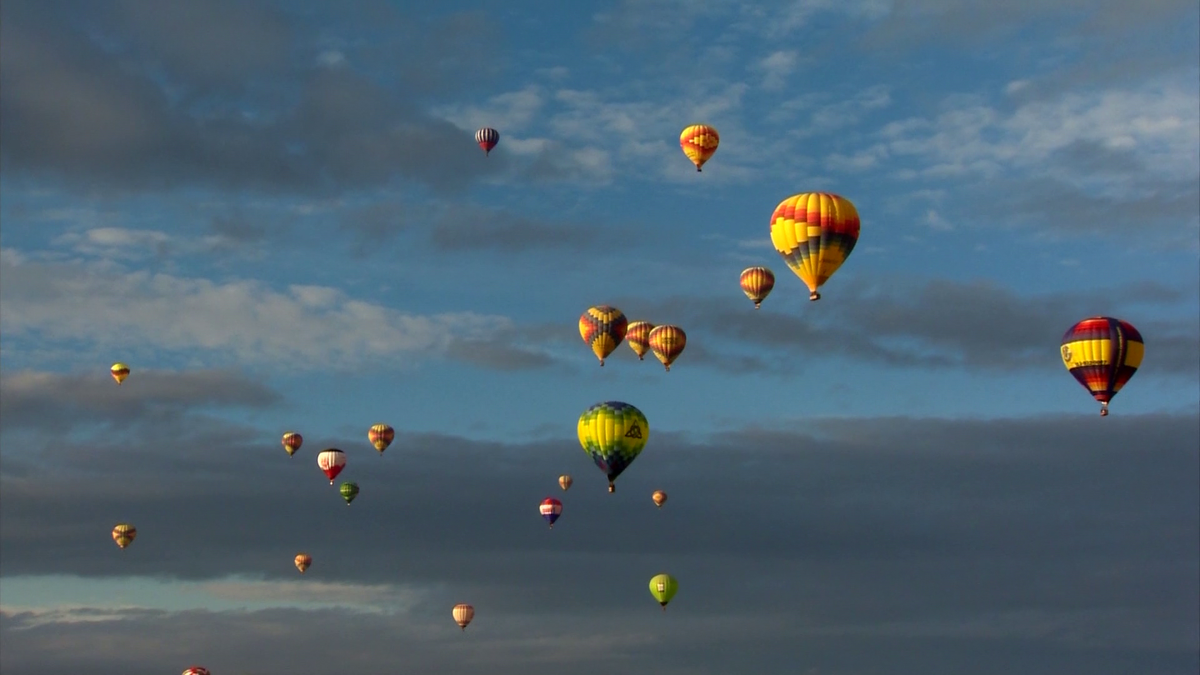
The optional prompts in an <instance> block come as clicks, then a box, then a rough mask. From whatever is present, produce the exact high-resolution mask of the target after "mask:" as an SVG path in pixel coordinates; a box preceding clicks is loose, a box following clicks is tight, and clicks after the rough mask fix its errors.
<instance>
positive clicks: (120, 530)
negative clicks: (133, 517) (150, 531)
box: [112, 523, 137, 548]
mask: <svg viewBox="0 0 1200 675" xmlns="http://www.w3.org/2000/svg"><path fill="white" fill-rule="evenodd" d="M112 538H113V541H115V542H117V546H120V547H121V548H125V547H126V546H128V545H130V544H131V543H133V540H134V539H136V538H137V528H136V527H134V526H132V525H130V524H129V523H118V524H117V526H116V527H114V528H113V531H112Z"/></svg>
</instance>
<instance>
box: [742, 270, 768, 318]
mask: <svg viewBox="0 0 1200 675" xmlns="http://www.w3.org/2000/svg"><path fill="white" fill-rule="evenodd" d="M741 281H742V292H743V293H745V294H746V297H747V298H750V299H751V300H753V301H754V309H758V308H759V305H762V301H763V300H766V299H767V296H768V295H770V294H771V289H772V288H775V273H774V272H772V271H771V270H769V269H767V268H765V267H747V268H746V269H744V270H742V279H741Z"/></svg>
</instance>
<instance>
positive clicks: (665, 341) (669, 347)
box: [650, 326, 687, 372]
mask: <svg viewBox="0 0 1200 675" xmlns="http://www.w3.org/2000/svg"><path fill="white" fill-rule="evenodd" d="M686 346H687V334H686V333H684V332H683V329H682V328H680V327H679V326H658V327H656V328H655V329H654V330H652V331H650V350H651V351H653V352H654V356H655V357H656V358H658V360H659V361H661V362H662V364H663V368H666V369H667V372H671V364H672V363H675V359H677V358H679V355H680V354H682V353H683V348H684V347H686Z"/></svg>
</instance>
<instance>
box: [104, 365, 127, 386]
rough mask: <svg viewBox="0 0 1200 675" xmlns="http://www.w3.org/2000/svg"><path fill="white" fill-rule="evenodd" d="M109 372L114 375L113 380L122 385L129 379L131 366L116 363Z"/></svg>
mask: <svg viewBox="0 0 1200 675" xmlns="http://www.w3.org/2000/svg"><path fill="white" fill-rule="evenodd" d="M108 372H109V373H110V374H111V375H112V379H114V380H116V381H117V384H121V383H122V382H124V381H125V378H127V377H129V366H127V365H125V364H124V363H114V364H112V367H111V368H109V369H108Z"/></svg>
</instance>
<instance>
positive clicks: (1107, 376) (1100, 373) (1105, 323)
mask: <svg viewBox="0 0 1200 675" xmlns="http://www.w3.org/2000/svg"><path fill="white" fill-rule="evenodd" d="M1059 353H1060V355H1061V356H1062V360H1063V365H1064V366H1066V367H1067V370H1068V371H1069V372H1070V373H1071V374H1072V375H1074V376H1075V379H1076V380H1078V381H1079V384H1082V385H1083V387H1084V388H1085V389H1087V390H1088V391H1089V392H1090V393H1091V394H1092V398H1094V399H1096V400H1097V401H1099V402H1100V416H1101V417H1105V416H1107V415H1108V402H1109V401H1111V400H1112V397H1113V396H1116V395H1117V392H1118V391H1121V387H1124V386H1125V383H1126V382H1128V381H1129V378H1131V377H1133V374H1134V373H1136V372H1137V369H1138V366H1140V365H1142V357H1143V356H1145V354H1146V345H1145V343H1144V342H1143V341H1142V334H1141V333H1139V332H1138V330H1137V329H1136V328H1134V327H1133V326H1132V325H1131V324H1128V323H1126V322H1124V321H1121V320H1120V319H1114V318H1112V317H1108V316H1093V317H1091V318H1088V319H1084V320H1083V321H1080V322H1079V323H1077V324H1075V325H1074V326H1071V327H1070V328H1069V329H1068V330H1067V332H1066V334H1065V335H1063V339H1062V344H1061V345H1060V346H1059Z"/></svg>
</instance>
